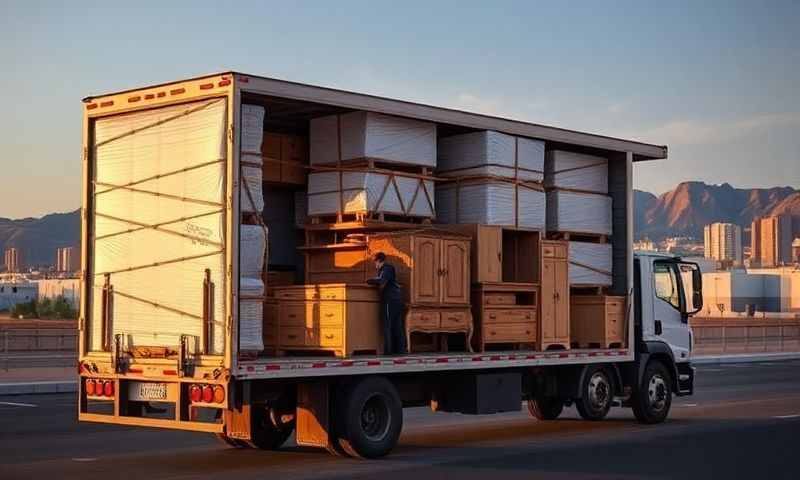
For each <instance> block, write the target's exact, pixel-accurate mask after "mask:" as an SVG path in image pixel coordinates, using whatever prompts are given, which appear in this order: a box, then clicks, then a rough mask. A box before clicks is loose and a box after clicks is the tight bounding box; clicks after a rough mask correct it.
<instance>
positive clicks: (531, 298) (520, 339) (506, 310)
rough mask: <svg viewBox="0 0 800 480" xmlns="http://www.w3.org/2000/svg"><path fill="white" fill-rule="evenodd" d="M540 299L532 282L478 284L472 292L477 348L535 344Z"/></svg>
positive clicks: (475, 343)
mask: <svg viewBox="0 0 800 480" xmlns="http://www.w3.org/2000/svg"><path fill="white" fill-rule="evenodd" d="M538 297H539V286H538V285H536V284H533V283H509V282H495V283H488V282H486V283H480V284H476V285H475V286H474V288H473V290H472V304H473V313H474V315H473V316H474V318H475V334H474V335H473V345H474V347H475V349H477V350H479V351H485V350H487V349H489V348H491V347H497V348H503V349H505V348H509V347H521V346H533V345H534V344H536V343H537V342H538V339H537V331H538V314H537V311H538V303H539V300H538Z"/></svg>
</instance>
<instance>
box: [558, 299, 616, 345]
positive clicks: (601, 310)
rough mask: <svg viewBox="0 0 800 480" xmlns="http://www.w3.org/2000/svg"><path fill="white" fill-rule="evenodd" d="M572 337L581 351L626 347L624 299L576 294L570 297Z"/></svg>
mask: <svg viewBox="0 0 800 480" xmlns="http://www.w3.org/2000/svg"><path fill="white" fill-rule="evenodd" d="M570 310H571V318H570V336H571V337H572V342H573V344H575V345H577V346H579V347H581V348H596V347H600V348H611V347H615V348H616V347H622V346H623V345H624V344H625V297H618V296H610V295H581V296H578V295H575V296H572V297H571V298H570Z"/></svg>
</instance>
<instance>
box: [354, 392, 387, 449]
mask: <svg viewBox="0 0 800 480" xmlns="http://www.w3.org/2000/svg"><path fill="white" fill-rule="evenodd" d="M391 419H392V414H391V412H390V410H389V405H388V402H387V400H386V399H385V398H384V397H383V396H381V395H373V396H372V397H370V398H368V399H367V401H366V402H364V406H363V407H362V409H361V429H362V430H363V431H364V435H365V436H366V437H367V438H369V439H370V440H371V441H373V442H379V441H381V440H383V438H384V437H386V435H388V433H389V425H391Z"/></svg>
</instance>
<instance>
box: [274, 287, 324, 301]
mask: <svg viewBox="0 0 800 480" xmlns="http://www.w3.org/2000/svg"><path fill="white" fill-rule="evenodd" d="M274 292H275V298H277V299H281V300H315V299H317V298H319V291H318V290H317V289H316V288H303V287H291V288H281V287H275V289H274Z"/></svg>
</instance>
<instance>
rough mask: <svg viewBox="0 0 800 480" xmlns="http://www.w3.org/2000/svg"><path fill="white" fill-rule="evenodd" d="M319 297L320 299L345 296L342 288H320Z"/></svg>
mask: <svg viewBox="0 0 800 480" xmlns="http://www.w3.org/2000/svg"><path fill="white" fill-rule="evenodd" d="M319 298H320V299H321V300H344V299H345V298H346V296H345V291H344V288H320V289H319Z"/></svg>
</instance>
